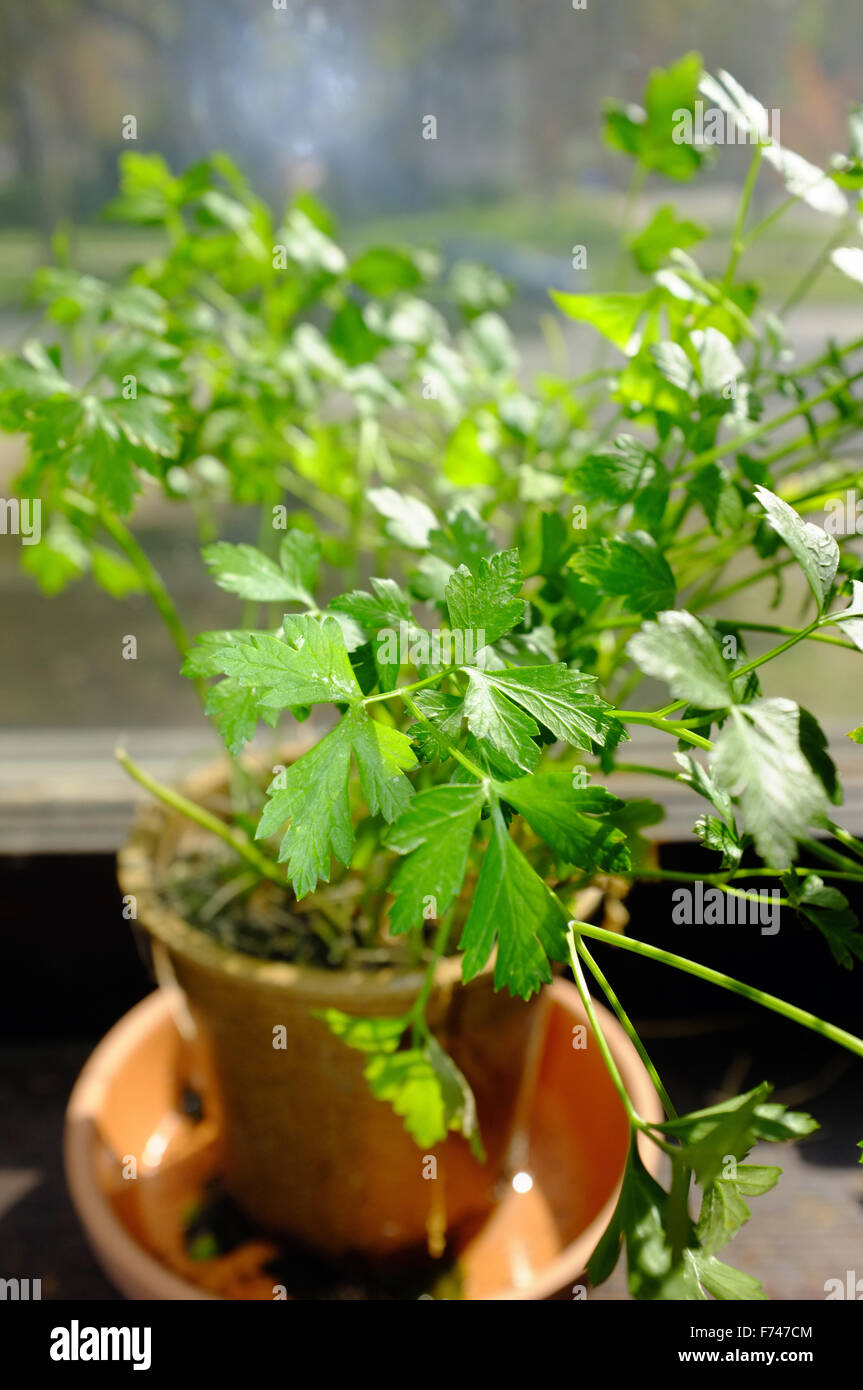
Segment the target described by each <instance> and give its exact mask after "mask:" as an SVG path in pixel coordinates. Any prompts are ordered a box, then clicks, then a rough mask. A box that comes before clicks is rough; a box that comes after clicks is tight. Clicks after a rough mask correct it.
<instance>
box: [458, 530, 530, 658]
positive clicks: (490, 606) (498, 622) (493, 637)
mask: <svg viewBox="0 0 863 1390" xmlns="http://www.w3.org/2000/svg"><path fill="white" fill-rule="evenodd" d="M521 585H522V577H521V566H520V565H519V562H518V551H517V550H504V551H501V552H499V553H498V554H497V555H492V556H491V557H490V558H489V559H481V560H480V561H479V563H478V565H477V571H476V574H475V575H474V574H472V573H471V571H470V570H469V569H468V567H467V565H460V566H459V567H458V569H457V570H456V571H455V573H454V574H453V575H452V576H451V578H450V581H449V583H448V584H447V586H446V603H447V610H448V612H449V620H450V626H451V627H452V628H453V629H454V630H455V631H459V632H462V633H463V634H464V641H465V643H467V641H468V634H469V633H473V634H475V636H474V638H473V646H472V650H473V651H477V650H478V649H479V648H481V647H482V646H483V645H485V646H488V645H490V644H491V643H492V642H496V641H497V639H498V638H499V637H502V636H503V635H504V633H505V632H509V631H510V629H511V628H513V627H515V626H516V625H517V624H518V623H520V622H523V620H524V616H525V612H526V608H527V605H526V603H525V601H524V599H522V598H518V597H517V595H518V594H519V592H520V590H521Z"/></svg>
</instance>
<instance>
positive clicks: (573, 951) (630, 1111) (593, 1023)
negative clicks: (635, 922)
mask: <svg viewBox="0 0 863 1390" xmlns="http://www.w3.org/2000/svg"><path fill="white" fill-rule="evenodd" d="M575 927H578V928H579V931H580V930H581V923H580V922H570V923H569V930H568V931H567V933H566V941H567V946H568V947H569V963H570V966H571V967H572V973H573V976H574V977H575V983H576V986H577V987H578V992H579V994H580V995H581V1002H582V1004H583V1005H584V1012H585V1013H586V1014H587V1021H588V1023H589V1024H590V1031H591V1032H592V1033H593V1036H594V1037H595V1038H596V1041H597V1044H598V1046H599V1050H600V1052H601V1053H602V1060H603V1062H604V1063H605V1068H606V1071H607V1072H608V1074H609V1076H610V1077H611V1080H612V1083H613V1085H614V1089H615V1090H616V1091H617V1094H618V1095H619V1096H620V1099H621V1102H622V1104H623V1108H624V1110H625V1111H626V1114H627V1117H628V1119H629V1122H630V1124H631V1125H633V1124H635V1123H636V1122H637V1120H638V1119H639V1118H640V1117H639V1115H638V1114H637V1112H636V1110H635V1107H634V1105H633V1104H632V1101H631V1100H630V1098H629V1092H628V1091H627V1089H626V1087H625V1085H624V1084H623V1077H622V1076H621V1075H620V1072H619V1071H618V1068H617V1063H616V1062H615V1060H614V1057H613V1055H612V1052H611V1048H610V1047H609V1046H608V1043H607V1042H606V1040H605V1034H604V1033H603V1031H602V1028H601V1027H600V1023H599V1019H598V1018H597V1014H596V1009H595V1008H594V1007H593V1000H592V999H591V997H590V991H589V990H588V988H587V981H586V980H585V978H584V971H583V970H582V968H581V961H580V960H579V958H578V946H579V944H580V943H579V942H578V938H577V937H576V935H575V930H574V929H575Z"/></svg>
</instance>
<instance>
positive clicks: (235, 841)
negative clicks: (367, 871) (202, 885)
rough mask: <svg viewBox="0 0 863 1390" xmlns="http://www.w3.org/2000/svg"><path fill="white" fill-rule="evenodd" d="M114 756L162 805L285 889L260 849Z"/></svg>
mask: <svg viewBox="0 0 863 1390" xmlns="http://www.w3.org/2000/svg"><path fill="white" fill-rule="evenodd" d="M114 757H115V758H116V759H117V762H118V763H119V764H120V765H121V767H124V768H125V769H126V771H127V772H128V774H129V776H130V777H131V778H133V780H134V781H136V782H137V783H138V785H139V786H141V787H143V788H144V789H145V790H146V791H148V792H150V794H151V795H152V796H155V797H156V798H157V800H159V801H161V802H162V803H163V805H165V806H169V807H170V808H171V810H172V811H177V812H179V814H180V815H181V816H185V817H186V818H187V819H188V820H190V821H194V823H195V824H196V825H199V826H200V827H201V829H202V830H208V831H209V832H210V834H212V835H216V836H217V837H218V838H219V839H220V840H222V841H223V843H224V844H226V845H228V846H230V848H231V849H232V850H233V851H234V853H235V854H237V855H239V857H240V858H241V859H245V861H246V863H247V864H248V865H250V867H251V868H253V869H254V870H255V872H256V873H257V874H258V875H259V876H260V877H262V878H268V879H270V880H271V882H273V883H277V884H278V885H279V887H280V888H285V887H286V886H287V880H286V878H285V875H284V872H283V870H281V869H280V868H279V866H278V864H276V863H275V862H274V861H273V860H272V859H268V858H267V856H266V855H265V854H262V853H261V851H260V850H259V849H256V848H255V846H254V845H253V844H251V843H250V842H249V841H248V840H246V839H244V838H243V837H242V836H240V835H237V834H235V832H234V831H233V830H231V828H230V826H228V825H227V824H226V823H225V821H223V820H220V819H219V817H218V816H214V815H213V813H212V811H208V810H207V809H206V808H205V807H204V806H199V805H198V804H197V802H195V801H190V800H189V798H188V797H187V796H183V794H182V792H178V791H176V790H175V788H173V787H168V786H166V785H165V784H164V782H158V781H157V780H156V778H155V777H151V776H150V774H149V773H148V772H145V771H144V769H143V768H141V767H139V766H138V764H137V763H135V762H133V761H132V759H131V758H130V757H129V755H128V753H127V752H126V751H125V750H124V749H122V748H118V749H117V750H116V751H115V753H114Z"/></svg>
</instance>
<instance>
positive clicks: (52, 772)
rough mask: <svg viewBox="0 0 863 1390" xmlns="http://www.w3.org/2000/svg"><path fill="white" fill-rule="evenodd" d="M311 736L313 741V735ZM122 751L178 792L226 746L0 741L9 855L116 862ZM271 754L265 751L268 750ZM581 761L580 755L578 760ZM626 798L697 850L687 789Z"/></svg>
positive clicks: (846, 749)
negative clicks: (656, 805)
mask: <svg viewBox="0 0 863 1390" xmlns="http://www.w3.org/2000/svg"><path fill="white" fill-rule="evenodd" d="M306 732H310V730H309V726H308V725H307V726H306ZM828 732H829V733H830V751H831V753H832V756H833V758H834V760H835V761H836V763H837V764H838V767H839V773H840V777H841V779H842V783H843V786H844V788H845V805H844V806H842V807H837V813H838V814H837V819H841V822H842V824H843V825H845V826H846V827H847V828H848V829H849V830H850V831H851V832H852V834H858V835H860V834H863V757H861V755H860V752H859V751H858V749H857V748H856V747H855V746H854V745H852V744H851V743H849V741H848V739H847V738H845V736H844V735H845V730H844V728H843V729H839V728H836V729H832V730H829V731H828ZM118 744H122V745H123V746H124V747H125V748H126V749H127V750H128V751H129V753H131V755H132V756H133V757H134V759H135V761H136V762H138V763H140V764H141V765H142V766H143V767H145V768H146V769H147V771H148V772H149V773H151V774H152V775H153V776H154V777H156V778H157V779H159V780H160V781H165V782H177V781H179V780H181V779H182V778H183V777H184V776H185V775H186V774H187V773H188V772H190V771H192V769H193V768H195V767H197V766H200V765H201V763H203V762H206V761H208V760H212V759H214V758H218V756H219V746H218V745H216V744H215V743H214V742H212V741H210V742H208V741H207V739H206V731H205V730H201V729H200V728H196V729H193V730H190V729H182V728H173V729H172V728H164V729H153V728H149V729H137V730H128V729H126V730H121V729H76V730H69V729H49V730H45V729H25V730H17V731H15V732H10V731H6V732H4V733H0V854H35V853H59V854H73V853H110V852H113V851H114V850H116V849H117V848H118V846H119V845H120V844H122V842H123V840H124V839H125V837H126V835H127V834H128V832H129V828H130V826H131V823H132V819H133V816H134V813H135V807H136V806H137V805H139V804H140V803H141V802H142V801H144V800H146V793H145V792H144V791H142V789H141V788H140V787H138V786H136V785H135V783H133V782H132V781H131V780H130V778H129V777H128V776H127V775H126V773H125V772H124V771H123V769H122V768H121V767H119V766H118V765H117V763H116V762H115V760H114V756H113V754H114V749H115V748H116V747H117V746H118ZM262 748H263V745H262ZM627 751H628V755H629V760H630V761H633V762H639V763H642V762H643V763H655V764H656V765H657V766H663V767H670V766H672V763H671V759H670V753H671V747H670V740H669V739H667V738H665V737H664V736H662V735H655V734H652V733H651V732H650V731H649V730H636V731H634V737H633V742H632V744H631V745H630V746H629V749H628V750H627ZM573 761H575V755H573ZM594 775H595V778H596V780H597V781H598V782H607V785H609V786H610V788H611V789H612V790H613V791H614V792H615V793H616V794H617V795H618V796H621V797H648V798H650V799H651V800H653V801H658V802H660V803H661V804H662V805H663V806H664V808H665V813H666V818H665V820H664V821H662V822H661V823H660V824H659V825H655V826H650V827H648V829H647V830H646V831H645V832H644V833H645V834H646V835H647V836H648V837H649V838H651V839H654V840H662V841H666V842H667V841H672V840H691V839H692V838H693V836H692V826H693V823H694V821H695V820H696V818H697V817H698V815H699V814H700V806H699V800H698V798H697V797H696V796H695V795H694V793H693V792H692V791H691V790H690V789H689V787H687V786H685V785H684V784H683V783H681V782H675V781H671V780H670V779H667V778H658V777H650V776H645V775H641V774H631V773H616V774H615V775H614V777H612V778H609V779H604V778H603V777H602V776H601V774H599V773H596V774H594Z"/></svg>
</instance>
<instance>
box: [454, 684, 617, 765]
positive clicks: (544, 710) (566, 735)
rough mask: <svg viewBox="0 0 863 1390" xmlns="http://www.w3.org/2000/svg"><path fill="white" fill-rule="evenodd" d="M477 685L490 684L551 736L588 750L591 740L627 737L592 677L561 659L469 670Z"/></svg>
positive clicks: (602, 741) (605, 741) (608, 741)
mask: <svg viewBox="0 0 863 1390" xmlns="http://www.w3.org/2000/svg"><path fill="white" fill-rule="evenodd" d="M471 677H472V679H473V678H475V679H476V681H477V682H478V683H479V684H480V685H485V686H491V687H492V688H493V689H495V690H498V691H500V692H501V694H503V695H505V696H506V697H507V699H509V700H512V701H514V702H515V704H517V705H520V706H521V707H522V709H525V710H527V712H528V714H532V715H533V717H534V719H538V720H539V721H540V722H541V723H542V724H544V725H545V727H546V728H547V729H550V730H551V732H552V733H553V734H554V736H555V738H559V739H563V741H564V742H565V743H569V744H572V746H573V747H574V748H583V749H585V750H587V751H590V750H591V749H592V747H593V745H594V744H595V743H598V744H600V745H602V746H605V745H607V744H612V745H613V744H616V743H619V742H621V741H622V740H623V739H625V738H626V737H627V735H626V732H625V730H624V729H623V727H622V726H621V725H620V723H619V722H618V720H616V719H614V718H613V717H612V716H611V715H610V714H609V713H608V710H609V708H610V706H609V705H607V704H606V702H605V701H604V700H601V699H600V698H599V696H598V695H596V694H595V693H594V691H593V686H594V685H595V683H596V682H595V678H594V677H593V676H585V675H582V674H581V672H580V671H570V670H569V668H568V667H566V666H564V665H563V663H562V662H556V663H555V664H554V665H548V666H519V667H516V668H515V669H513V670H510V671H477V672H471Z"/></svg>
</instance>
